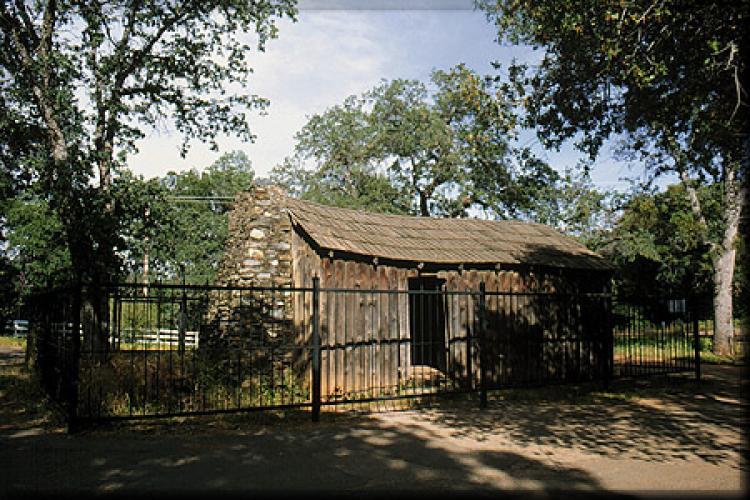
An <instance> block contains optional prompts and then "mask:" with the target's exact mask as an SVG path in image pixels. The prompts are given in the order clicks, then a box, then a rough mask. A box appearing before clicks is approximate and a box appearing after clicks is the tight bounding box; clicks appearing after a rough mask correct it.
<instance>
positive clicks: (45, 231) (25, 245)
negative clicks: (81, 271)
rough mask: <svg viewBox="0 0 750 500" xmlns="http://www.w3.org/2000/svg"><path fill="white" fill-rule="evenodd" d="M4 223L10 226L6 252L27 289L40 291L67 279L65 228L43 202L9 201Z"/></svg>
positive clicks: (67, 255)
mask: <svg viewBox="0 0 750 500" xmlns="http://www.w3.org/2000/svg"><path fill="white" fill-rule="evenodd" d="M6 223H7V225H8V227H10V228H12V230H11V231H10V232H9V235H8V244H9V247H10V248H9V253H10V254H11V255H13V256H14V257H15V258H14V259H13V265H14V266H15V267H16V269H17V270H18V272H19V273H20V272H23V273H24V277H25V281H26V286H27V287H29V289H32V290H43V289H45V288H50V287H54V286H58V285H62V284H65V283H68V282H69V281H70V279H71V277H72V269H71V262H70V254H69V253H68V249H67V246H66V243H65V240H66V234H65V229H64V228H63V225H62V223H61V222H60V219H59V218H58V217H57V215H56V214H55V213H54V212H53V211H52V210H50V208H49V205H48V204H47V203H46V202H44V201H41V200H23V199H15V200H13V203H12V205H11V208H10V209H9V210H8V213H7V220H6ZM18 291H20V290H18Z"/></svg>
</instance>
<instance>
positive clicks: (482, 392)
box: [479, 281, 487, 408]
mask: <svg viewBox="0 0 750 500" xmlns="http://www.w3.org/2000/svg"><path fill="white" fill-rule="evenodd" d="M485 293H486V291H485V286H484V281H482V282H481V283H479V406H480V407H481V408H487V348H486V347H487V346H486V343H487V332H486V330H487V318H486V311H485V299H486V297H485Z"/></svg>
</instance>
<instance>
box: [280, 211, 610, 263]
mask: <svg viewBox="0 0 750 500" xmlns="http://www.w3.org/2000/svg"><path fill="white" fill-rule="evenodd" d="M286 205H287V209H288V211H289V214H290V217H291V220H292V224H293V225H295V226H297V227H298V228H301V229H302V230H303V231H304V232H305V233H306V234H307V236H309V238H311V239H312V240H313V241H314V242H315V243H316V244H317V245H318V246H319V247H320V248H321V249H324V250H334V251H341V252H348V253H352V254H358V255H363V256H372V257H378V258H381V259H390V260H400V261H413V262H425V263H437V264H514V265H516V264H525V265H543V266H551V267H561V268H575V269H596V270H609V269H611V266H610V264H609V263H607V262H606V261H605V260H604V258H603V257H601V256H600V255H598V254H596V253H594V252H592V251H591V250H589V249H588V248H586V247H585V246H584V245H582V244H580V243H579V242H577V241H576V240H574V239H573V238H571V237H568V236H564V235H562V234H561V233H559V232H558V231H556V230H555V229H553V228H551V227H549V226H545V225H542V224H533V223H528V222H520V221H510V220H503V221H488V220H477V219H439V218H428V217H409V216H403V215H385V214H375V213H371V212H365V211H361V210H351V209H345V208H336V207H329V206H325V205H321V204H318V203H313V202H309V201H302V200H298V199H295V198H287V203H286Z"/></svg>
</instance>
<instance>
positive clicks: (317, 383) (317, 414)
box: [311, 276, 320, 422]
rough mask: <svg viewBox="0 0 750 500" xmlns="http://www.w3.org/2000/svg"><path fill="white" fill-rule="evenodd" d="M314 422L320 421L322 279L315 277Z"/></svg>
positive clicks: (313, 345)
mask: <svg viewBox="0 0 750 500" xmlns="http://www.w3.org/2000/svg"><path fill="white" fill-rule="evenodd" d="M312 308H313V310H312V391H311V392H312V420H313V422H318V421H319V420H320V278H319V277H317V276H314V277H313V303H312Z"/></svg>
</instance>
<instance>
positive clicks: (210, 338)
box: [27, 280, 699, 423]
mask: <svg viewBox="0 0 750 500" xmlns="http://www.w3.org/2000/svg"><path fill="white" fill-rule="evenodd" d="M677 309H678V310H675V308H674V307H671V309H670V306H669V302H668V301H661V300H652V301H650V302H649V304H648V306H644V305H642V304H641V305H634V304H627V303H623V302H621V301H617V300H614V298H613V296H612V295H610V294H607V293H589V294H566V293H556V292H500V291H488V290H486V289H485V288H484V286H483V285H482V286H481V287H480V289H479V290H460V291H458V290H456V291H453V290H445V289H410V290H365V289H359V288H325V289H324V288H320V287H319V286H318V282H317V280H315V282H314V283H313V286H312V287H302V288H273V287H236V286H230V287H216V286H199V285H171V284H151V285H149V286H148V287H144V285H142V284H117V285H111V286H106V287H99V288H96V289H94V288H86V287H83V288H71V289H62V290H57V291H55V292H54V293H48V294H41V295H38V296H35V297H33V298H32V300H30V301H29V304H28V309H27V311H28V317H29V318H30V339H31V340H30V348H31V349H32V350H34V359H35V362H36V366H37V368H38V370H39V372H40V374H41V375H42V376H41V379H42V381H43V383H44V384H45V387H46V388H47V390H48V391H49V393H50V394H51V395H52V396H53V398H54V399H56V400H57V401H59V402H60V403H61V404H63V405H64V406H65V408H66V409H67V412H68V415H69V420H70V421H71V422H76V423H81V422H85V421H96V420H105V419H134V418H147V417H164V416H180V415H202V414H210V413H223V412H236V411H256V410H269V409H290V408H303V409H310V411H311V415H312V418H313V419H314V420H317V419H318V418H319V415H320V412H321V409H322V408H324V407H331V408H334V407H338V406H340V405H342V404H364V403H369V402H374V401H393V400H402V399H414V398H424V397H432V396H437V395H441V394H447V393H470V392H475V393H477V392H478V393H479V394H480V403H481V404H482V405H484V404H486V401H487V392H488V391H489V390H492V389H498V388H504V387H517V386H528V385H541V384H551V383H564V382H577V381H584V380H601V381H603V382H604V383H607V381H608V380H609V378H610V377H611V376H634V375H635V376H639V375H645V374H652V373H668V372H674V371H684V370H696V371H697V370H699V358H697V357H696V356H695V353H696V352H697V351H696V346H698V345H699V343H698V337H697V332H698V327H697V326H696V325H697V324H698V319H697V316H696V315H694V314H691V311H690V308H689V307H687V308H677ZM61 325H62V326H61ZM73 332H78V333H77V334H74V333H73ZM154 332H168V334H167V335H165V336H162V335H158V336H156V337H155V336H154V335H153V333H154Z"/></svg>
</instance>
